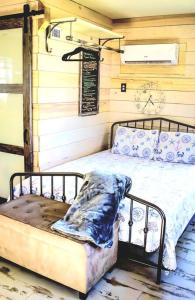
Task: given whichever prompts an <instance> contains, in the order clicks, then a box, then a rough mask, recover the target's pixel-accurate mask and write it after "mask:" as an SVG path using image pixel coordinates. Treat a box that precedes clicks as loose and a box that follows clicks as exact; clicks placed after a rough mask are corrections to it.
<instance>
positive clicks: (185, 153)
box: [155, 131, 195, 164]
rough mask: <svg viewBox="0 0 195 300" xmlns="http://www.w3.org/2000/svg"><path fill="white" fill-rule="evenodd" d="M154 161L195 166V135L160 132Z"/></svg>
mask: <svg viewBox="0 0 195 300" xmlns="http://www.w3.org/2000/svg"><path fill="white" fill-rule="evenodd" d="M155 159H156V160H162V161H168V162H177V163H186V164H195V134H194V133H184V132H163V131H162V132H161V133H160V136H159V143H158V147H157V150H156V154H155Z"/></svg>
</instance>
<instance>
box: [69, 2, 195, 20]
mask: <svg viewBox="0 0 195 300" xmlns="http://www.w3.org/2000/svg"><path fill="white" fill-rule="evenodd" d="M74 2H77V3H79V4H81V5H84V6H86V7H88V8H90V9H92V10H94V11H96V12H99V13H101V14H102V15H105V16H107V17H109V18H111V19H122V18H134V17H146V16H159V15H173V14H188V13H195V0H137V1H135V0H97V1H94V0H74Z"/></svg>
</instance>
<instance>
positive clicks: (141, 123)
mask: <svg viewBox="0 0 195 300" xmlns="http://www.w3.org/2000/svg"><path fill="white" fill-rule="evenodd" d="M118 126H123V127H130V128H139V129H148V130H150V129H158V130H159V131H162V130H163V131H182V132H195V126H193V125H189V124H186V123H181V122H178V121H174V120H170V119H166V118H146V119H137V120H128V121H118V122H115V123H113V124H112V127H111V136H110V147H112V145H113V141H114V134H115V130H116V128H117V127H118Z"/></svg>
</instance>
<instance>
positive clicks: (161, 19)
mask: <svg viewBox="0 0 195 300" xmlns="http://www.w3.org/2000/svg"><path fill="white" fill-rule="evenodd" d="M112 23H113V28H114V29H123V28H129V27H131V28H133V27H134V28H135V27H151V26H152V27H153V26H154V27H160V26H173V25H190V24H191V25H192V24H195V14H194V13H192V14H179V15H168V16H153V17H137V18H131V19H115V20H112Z"/></svg>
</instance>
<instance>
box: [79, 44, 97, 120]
mask: <svg viewBox="0 0 195 300" xmlns="http://www.w3.org/2000/svg"><path fill="white" fill-rule="evenodd" d="M80 64H81V68H80V105H79V114H80V115H81V116H89V115H95V114H97V113H98V112H99V52H98V51H94V50H90V51H89V50H88V51H87V52H85V51H83V53H82V60H81V63H80Z"/></svg>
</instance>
